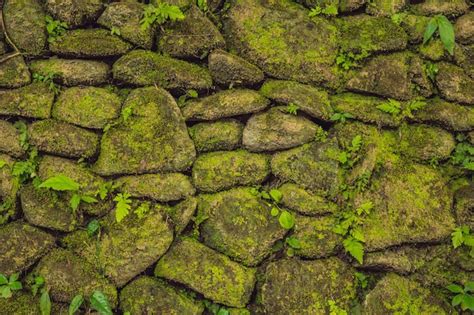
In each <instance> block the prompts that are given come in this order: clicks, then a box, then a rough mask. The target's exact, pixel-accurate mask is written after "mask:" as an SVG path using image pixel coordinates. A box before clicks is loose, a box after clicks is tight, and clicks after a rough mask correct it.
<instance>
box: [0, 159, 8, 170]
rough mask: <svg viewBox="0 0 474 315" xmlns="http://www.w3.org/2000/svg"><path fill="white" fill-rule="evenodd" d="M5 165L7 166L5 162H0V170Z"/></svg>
mask: <svg viewBox="0 0 474 315" xmlns="http://www.w3.org/2000/svg"><path fill="white" fill-rule="evenodd" d="M6 165H7V162H6V161H5V160H0V169H2V168H3V167H4V166H6Z"/></svg>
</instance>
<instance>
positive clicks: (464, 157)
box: [451, 134, 474, 171]
mask: <svg viewBox="0 0 474 315" xmlns="http://www.w3.org/2000/svg"><path fill="white" fill-rule="evenodd" d="M456 140H458V141H459V142H458V144H457V145H456V147H455V148H454V151H453V153H452V154H451V163H452V164H454V165H458V166H461V167H462V168H464V169H466V170H468V171H474V146H473V145H472V144H470V143H469V142H468V141H467V139H466V136H464V135H463V134H459V135H457V136H456Z"/></svg>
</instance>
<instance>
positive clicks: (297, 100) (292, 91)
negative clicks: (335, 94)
mask: <svg viewBox="0 0 474 315" xmlns="http://www.w3.org/2000/svg"><path fill="white" fill-rule="evenodd" d="M260 93H262V94H263V96H265V97H267V98H269V99H271V100H272V101H274V102H276V103H278V104H283V105H288V104H290V103H293V104H295V105H296V106H298V107H299V110H301V111H303V112H305V113H306V114H308V115H310V116H312V117H314V118H318V119H321V120H325V121H329V120H330V118H331V115H332V109H331V105H330V103H329V97H328V93H327V92H326V91H325V90H323V89H320V88H316V87H313V86H310V85H306V84H301V83H298V82H294V81H280V80H267V81H265V83H264V84H263V86H262V88H261V89H260Z"/></svg>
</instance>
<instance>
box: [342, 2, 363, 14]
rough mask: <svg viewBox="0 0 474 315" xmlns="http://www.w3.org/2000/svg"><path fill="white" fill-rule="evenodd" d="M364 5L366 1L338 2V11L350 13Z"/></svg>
mask: <svg viewBox="0 0 474 315" xmlns="http://www.w3.org/2000/svg"><path fill="white" fill-rule="evenodd" d="M365 3H366V0H339V11H341V12H352V11H355V10H357V9H359V8H360V7H362V6H363V5H364V4H365Z"/></svg>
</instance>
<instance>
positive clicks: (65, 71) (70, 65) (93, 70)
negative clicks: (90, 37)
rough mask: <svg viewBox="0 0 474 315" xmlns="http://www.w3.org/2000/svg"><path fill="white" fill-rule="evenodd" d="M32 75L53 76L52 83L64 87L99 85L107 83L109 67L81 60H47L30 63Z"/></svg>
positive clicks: (101, 63)
mask: <svg viewBox="0 0 474 315" xmlns="http://www.w3.org/2000/svg"><path fill="white" fill-rule="evenodd" d="M30 69H31V71H32V72H33V73H38V74H40V75H42V76H47V75H50V74H54V77H53V81H54V82H56V83H59V84H63V85H66V86H75V85H100V84H104V83H106V82H107V80H108V78H109V73H110V67H109V65H108V64H106V63H105V62H101V61H95V60H81V59H60V58H49V59H43V60H34V61H32V62H31V63H30Z"/></svg>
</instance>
